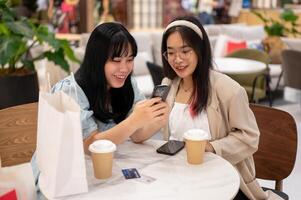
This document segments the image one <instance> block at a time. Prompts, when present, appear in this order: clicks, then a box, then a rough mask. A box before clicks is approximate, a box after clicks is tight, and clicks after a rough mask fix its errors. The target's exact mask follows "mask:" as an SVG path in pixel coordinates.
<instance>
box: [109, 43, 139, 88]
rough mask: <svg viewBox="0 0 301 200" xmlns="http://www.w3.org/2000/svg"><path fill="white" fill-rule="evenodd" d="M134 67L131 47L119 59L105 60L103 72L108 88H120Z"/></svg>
mask: <svg viewBox="0 0 301 200" xmlns="http://www.w3.org/2000/svg"><path fill="white" fill-rule="evenodd" d="M133 66H134V56H133V53H132V50H131V47H129V48H128V51H125V53H123V54H122V55H121V56H120V57H113V58H112V59H109V60H107V62H106V64H105V66H104V71H105V76H106V80H107V84H108V88H111V87H112V88H121V87H122V86H123V85H124V83H125V80H126V79H127V77H128V76H129V74H130V73H131V72H132V70H133Z"/></svg>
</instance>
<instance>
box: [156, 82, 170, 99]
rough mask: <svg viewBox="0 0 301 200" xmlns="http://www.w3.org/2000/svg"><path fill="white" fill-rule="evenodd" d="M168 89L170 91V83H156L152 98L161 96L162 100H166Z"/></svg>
mask: <svg viewBox="0 0 301 200" xmlns="http://www.w3.org/2000/svg"><path fill="white" fill-rule="evenodd" d="M168 91H169V86H168V85H156V86H155V88H154V90H153V94H152V98H154V97H161V99H162V101H165V100H166V97H167V95H168Z"/></svg>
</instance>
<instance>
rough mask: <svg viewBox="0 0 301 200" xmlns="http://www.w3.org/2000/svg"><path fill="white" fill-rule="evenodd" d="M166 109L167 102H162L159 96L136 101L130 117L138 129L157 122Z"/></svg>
mask: <svg viewBox="0 0 301 200" xmlns="http://www.w3.org/2000/svg"><path fill="white" fill-rule="evenodd" d="M168 110H169V109H168V105H167V103H166V102H163V101H162V100H161V98H160V97H156V98H151V99H147V100H143V101H140V102H138V103H137V104H136V105H135V107H134V110H133V112H132V113H131V115H130V118H131V120H132V123H134V124H135V126H136V127H137V129H139V128H142V127H143V126H145V125H148V124H150V123H154V122H159V121H160V120H162V116H164V114H166V112H168Z"/></svg>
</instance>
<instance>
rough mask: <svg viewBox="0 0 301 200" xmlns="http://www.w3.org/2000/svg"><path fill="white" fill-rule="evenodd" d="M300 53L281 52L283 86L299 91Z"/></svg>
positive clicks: (300, 80)
mask: <svg viewBox="0 0 301 200" xmlns="http://www.w3.org/2000/svg"><path fill="white" fill-rule="evenodd" d="M300 59H301V51H296V50H289V49H287V50H283V51H282V69H283V79H284V85H285V86H288V87H291V88H295V89H300V90H301V79H300V74H301V65H300Z"/></svg>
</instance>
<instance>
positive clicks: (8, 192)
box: [0, 188, 17, 200]
mask: <svg viewBox="0 0 301 200" xmlns="http://www.w3.org/2000/svg"><path fill="white" fill-rule="evenodd" d="M0 200H17V194H16V190H15V189H7V188H5V189H3V188H2V189H1V190H0Z"/></svg>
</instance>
